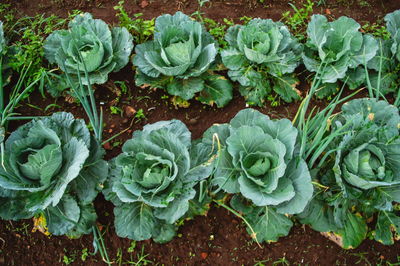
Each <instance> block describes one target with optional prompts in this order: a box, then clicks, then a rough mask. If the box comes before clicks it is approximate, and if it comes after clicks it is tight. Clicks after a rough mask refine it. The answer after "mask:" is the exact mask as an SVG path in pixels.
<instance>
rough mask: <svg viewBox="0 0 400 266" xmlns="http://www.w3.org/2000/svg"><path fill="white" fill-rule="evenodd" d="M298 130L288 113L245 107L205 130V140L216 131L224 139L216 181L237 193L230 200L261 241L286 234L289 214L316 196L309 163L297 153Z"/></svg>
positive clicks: (214, 135)
mask: <svg viewBox="0 0 400 266" xmlns="http://www.w3.org/2000/svg"><path fill="white" fill-rule="evenodd" d="M297 134H298V132H297V129H296V128H295V127H293V125H292V124H291V122H290V121H289V120H287V119H281V120H270V119H269V117H268V116H266V115H264V114H262V113H260V112H258V111H256V110H254V109H245V110H242V111H240V112H239V113H238V114H237V115H236V116H235V117H234V118H233V119H232V120H231V122H230V123H229V124H222V125H214V126H212V127H211V128H210V129H208V130H207V131H206V132H205V134H204V136H203V140H202V143H204V144H205V145H207V144H208V145H213V139H215V138H216V137H218V140H219V143H220V145H221V148H220V151H219V154H218V159H217V160H216V164H215V173H214V175H213V177H212V181H211V182H212V184H213V185H214V186H215V187H217V190H223V191H225V192H228V193H232V194H236V195H235V196H234V197H233V199H232V201H231V205H232V206H233V207H234V208H236V209H237V210H239V211H241V212H242V213H243V214H244V215H245V216H246V217H247V218H248V219H247V220H248V221H249V223H250V224H251V225H252V227H253V229H254V231H255V233H256V237H257V239H258V241H260V242H261V241H276V240H277V239H278V238H279V237H280V236H285V235H287V234H288V233H289V230H290V228H291V227H292V222H291V220H290V219H288V218H287V216H286V215H288V214H296V213H300V212H302V211H303V209H304V208H305V206H306V205H307V203H308V202H309V201H310V199H311V197H312V194H313V187H312V184H311V177H310V173H309V171H308V167H307V165H306V163H305V162H304V161H303V160H302V159H300V158H297V157H296V154H295V145H296V138H297Z"/></svg>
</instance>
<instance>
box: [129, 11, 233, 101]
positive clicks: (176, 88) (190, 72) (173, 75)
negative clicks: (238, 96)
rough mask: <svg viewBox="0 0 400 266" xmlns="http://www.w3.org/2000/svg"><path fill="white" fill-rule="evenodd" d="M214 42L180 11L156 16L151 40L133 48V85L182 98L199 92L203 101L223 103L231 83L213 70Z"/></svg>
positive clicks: (230, 88)
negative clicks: (164, 91)
mask: <svg viewBox="0 0 400 266" xmlns="http://www.w3.org/2000/svg"><path fill="white" fill-rule="evenodd" d="M217 49H218V47H217V42H216V41H215V40H214V38H213V37H212V36H211V35H210V33H208V32H207V31H206V29H205V28H204V27H203V26H202V25H201V24H200V23H199V22H197V21H194V20H192V19H191V18H190V17H188V16H186V15H185V14H183V13H181V12H177V13H176V14H175V15H169V14H165V15H162V16H159V17H158V18H157V19H156V23H155V33H154V40H152V41H148V42H145V43H143V44H139V45H137V46H136V48H135V52H136V55H135V57H134V58H133V64H134V65H135V66H136V67H137V72H136V77H135V79H136V85H138V86H141V87H150V88H162V89H165V90H166V91H167V92H168V93H169V94H171V95H174V96H178V97H180V98H182V99H183V100H190V99H192V98H194V97H195V96H196V95H198V97H197V98H198V100H200V101H202V102H203V103H206V104H211V105H212V104H214V103H215V104H216V105H217V106H218V107H222V106H224V105H226V104H227V103H228V102H229V101H230V100H231V99H232V86H231V84H230V82H229V81H227V80H226V78H224V77H223V76H221V75H217V74H215V73H214V71H212V70H213V69H214V68H215V67H214V66H213V65H214V64H215V61H216V56H217V53H218V52H217Z"/></svg>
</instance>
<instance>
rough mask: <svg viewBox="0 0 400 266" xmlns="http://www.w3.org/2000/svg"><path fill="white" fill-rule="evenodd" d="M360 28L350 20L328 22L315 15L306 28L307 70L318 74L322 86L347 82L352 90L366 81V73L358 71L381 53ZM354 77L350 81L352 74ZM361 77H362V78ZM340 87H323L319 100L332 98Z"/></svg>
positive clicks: (305, 53) (305, 55)
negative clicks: (341, 81) (359, 80)
mask: <svg viewBox="0 0 400 266" xmlns="http://www.w3.org/2000/svg"><path fill="white" fill-rule="evenodd" d="M359 29H360V25H359V24H358V23H357V22H356V21H354V20H353V19H351V18H348V17H340V18H339V19H337V20H335V21H333V22H328V20H327V18H326V17H325V16H323V15H313V16H312V17H311V21H310V23H309V24H308V28H307V36H308V38H307V43H306V45H305V48H304V52H303V62H304V65H305V66H306V68H307V69H308V70H309V71H311V72H316V73H317V75H319V78H320V80H321V83H322V84H323V85H325V84H333V83H336V82H337V81H338V80H343V81H346V82H347V83H348V84H349V85H350V87H357V86H358V85H359V83H358V82H354V83H353V82H352V80H358V79H361V80H363V79H364V78H365V76H363V75H364V72H363V71H357V68H359V67H362V65H366V64H367V63H368V62H369V61H370V60H371V59H372V58H373V57H374V56H375V54H376V52H377V50H378V43H377V41H376V40H375V39H374V38H373V37H372V36H370V35H363V34H362V33H361V32H359ZM351 74H352V75H353V77H352V78H349V79H347V77H348V76H349V75H351ZM360 75H361V76H360ZM332 86H333V87H336V88H337V87H338V86H337V85H336V86H335V85H331V86H330V85H328V86H323V87H321V88H320V89H319V90H318V91H317V93H316V95H317V97H319V98H323V97H327V96H331V95H332V94H334V92H336V91H335V90H332Z"/></svg>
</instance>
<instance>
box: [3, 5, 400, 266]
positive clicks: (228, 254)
mask: <svg viewBox="0 0 400 266" xmlns="http://www.w3.org/2000/svg"><path fill="white" fill-rule="evenodd" d="M6 2H10V3H12V6H13V7H15V8H17V9H18V10H19V11H21V12H22V13H21V14H26V15H35V14H39V13H46V14H57V15H60V16H66V14H67V12H68V11H70V10H73V9H81V10H84V11H89V12H91V13H93V14H94V16H95V17H96V18H102V19H104V20H105V21H107V22H110V23H113V22H116V18H115V12H114V10H113V8H112V7H113V6H115V5H116V4H117V3H118V1H115V0H114V1H106V0H93V1H86V0H71V1H67V0H37V1H27V0H21V1H18V2H15V1H6ZM126 2H128V1H126ZM135 2H137V3H135ZM142 2H143V1H141V0H138V1H133V0H132V1H129V3H127V4H126V5H125V6H126V9H127V10H128V11H129V12H130V13H131V14H133V13H138V12H142V13H144V16H145V17H146V18H152V17H155V16H158V15H160V14H162V13H173V12H175V11H177V10H182V11H184V12H185V13H188V14H190V13H192V12H194V11H195V10H196V9H197V1H190V0H181V1H172V0H170V1H167V0H158V1H156V0H154V1H150V0H149V1H148V4H149V5H148V6H147V7H145V8H141V7H140V4H141V3H142ZM146 2H147V1H146ZM256 2H257V1H252V0H247V1H243V0H225V1H222V0H221V1H218V0H217V1H212V5H211V6H208V5H207V7H206V8H204V12H205V14H206V16H208V17H211V18H213V19H218V20H221V19H222V18H223V17H227V18H234V19H238V18H239V17H242V16H244V15H246V16H251V17H263V18H273V19H280V18H281V15H282V13H283V12H284V11H287V10H290V9H291V8H290V6H289V5H288V3H287V1H278V0H268V1H266V2H268V4H266V7H262V6H260V5H258V6H256V7H255V8H250V5H251V4H254V3H256ZM291 2H292V3H294V4H296V5H297V6H298V5H299V3H301V2H302V1H299V0H296V1H291ZM326 2H327V5H325V6H322V7H316V8H315V9H314V10H315V12H316V13H318V12H320V13H327V11H326V9H329V12H330V13H331V15H332V16H333V17H338V16H341V15H347V16H350V17H352V18H354V19H356V20H357V21H359V22H363V21H372V22H374V21H377V20H378V19H381V18H382V17H383V16H384V15H385V14H386V13H389V12H392V11H394V10H396V9H399V8H400V1H398V0H386V1H384V0H382V1H379V0H376V1H356V0H354V1H333V0H327V1H326ZM362 3H363V4H362ZM366 4H368V5H369V6H367V7H366V6H365V5H366ZM131 67H132V66H131V65H129V66H127V67H126V68H125V69H123V70H122V71H120V72H119V73H116V74H113V75H111V79H110V80H111V81H125V82H126V84H127V85H128V88H130V92H129V94H130V96H131V97H129V95H126V96H123V97H122V98H121V100H120V101H119V102H118V103H116V106H118V107H119V108H121V109H122V110H124V109H125V107H126V106H130V107H132V108H134V109H135V110H139V109H143V111H144V114H145V116H146V119H143V120H141V121H138V120H137V119H133V118H128V117H126V115H125V114H123V115H115V114H111V113H110V108H109V106H110V105H112V102H113V100H115V98H116V93H115V89H114V88H113V86H112V85H111V84H113V82H110V83H109V84H110V86H99V87H98V88H97V90H96V95H97V100H98V102H103V103H104V104H103V105H102V106H103V110H104V112H105V113H104V121H105V129H104V135H105V136H104V139H107V138H109V137H111V136H113V135H114V134H116V133H118V132H121V131H123V130H125V133H124V134H122V135H121V136H119V137H118V138H116V139H114V140H113V141H112V142H111V143H110V145H107V146H106V147H105V148H106V149H107V159H110V158H112V157H114V156H116V155H117V154H118V153H119V152H120V147H121V144H122V143H123V142H124V141H125V140H126V139H128V138H129V137H130V136H131V134H132V131H134V130H138V129H141V128H142V127H143V125H144V124H146V123H154V122H156V121H160V120H169V119H173V118H175V119H180V120H182V121H183V122H184V123H186V125H187V126H188V128H189V129H190V131H191V132H192V136H193V138H199V137H201V135H202V134H203V132H204V131H205V130H206V129H207V128H208V127H209V126H211V125H212V124H214V123H225V122H228V121H229V120H230V119H231V118H232V117H233V116H234V115H235V114H236V113H237V112H238V111H239V110H241V109H243V108H245V107H246V105H245V102H244V100H243V99H242V98H241V97H240V95H238V94H237V93H235V96H234V99H233V100H232V101H231V103H230V104H229V105H228V106H226V107H224V108H223V109H217V108H213V107H208V106H204V105H201V104H199V103H197V102H195V101H193V102H191V106H190V108H188V109H182V108H180V109H176V108H175V107H174V106H173V105H172V104H171V102H170V101H169V99H163V98H165V97H163V96H165V95H166V94H165V93H164V92H163V91H160V90H158V91H148V90H146V89H140V88H137V87H135V86H134V80H133V72H132V70H131ZM302 87H303V88H304V89H306V88H307V85H306V83H305V82H303V85H302ZM110 88H111V89H110ZM361 95H362V94H361ZM358 97H360V96H358ZM29 102H30V103H32V104H34V105H35V106H37V107H39V108H41V110H38V109H37V108H31V107H28V106H24V107H23V108H20V110H19V111H20V112H21V113H22V114H24V115H49V114H51V113H53V112H56V111H61V110H66V111H69V112H72V113H73V114H74V115H75V116H76V117H80V118H83V116H84V115H83V114H84V113H83V110H82V108H81V107H79V106H78V105H77V104H74V103H72V104H71V103H67V102H65V101H64V99H61V98H60V99H58V100H54V99H51V98H50V97H48V98H45V99H43V98H41V96H40V95H39V94H38V93H34V94H33V95H31V97H30V99H28V103H29ZM52 103H56V104H57V105H59V106H60V107H54V108H50V109H49V110H46V111H45V108H46V106H48V105H49V104H52ZM312 104H313V105H316V106H324V105H325V104H326V102H325V101H313V103H312ZM298 106H299V103H293V104H284V103H282V104H281V105H280V106H278V107H272V106H270V105H268V104H267V106H266V107H264V108H261V109H260V110H261V111H262V112H263V113H265V114H268V115H270V116H271V117H272V118H281V117H287V118H293V116H294V115H295V113H296V111H297V108H298ZM17 126H18V124H17V123H14V124H11V128H10V129H11V130H12V129H14V128H16V127H17ZM95 206H96V209H97V212H98V214H99V224H100V225H102V227H103V228H104V231H105V235H104V239H105V242H106V246H107V249H108V254H109V256H110V258H111V260H113V261H115V262H116V263H120V262H121V263H122V264H129V262H130V263H131V264H132V263H133V262H137V261H138V256H139V255H140V254H141V253H142V248H143V254H148V256H147V257H146V258H145V259H146V260H149V261H152V262H153V263H155V264H165V265H254V264H256V263H258V262H262V263H263V264H264V265H272V264H273V263H274V262H278V261H279V260H280V261H281V264H282V265H285V262H288V263H290V264H308V265H355V264H360V265H370V264H376V263H379V262H382V261H390V262H398V261H399V256H400V251H399V250H400V243H399V242H397V243H396V244H395V245H393V246H384V245H381V244H379V243H377V242H374V241H370V240H366V241H365V242H364V243H363V244H362V245H361V246H360V247H359V248H357V249H356V250H351V251H345V250H342V249H340V248H339V247H338V246H336V244H334V243H333V242H331V241H329V240H327V239H326V238H324V237H323V236H321V235H320V234H319V233H318V232H315V231H313V230H311V229H310V228H308V227H301V226H300V225H296V226H295V227H294V228H293V229H292V231H291V234H290V235H289V236H288V237H284V238H281V239H280V240H279V242H277V243H271V244H264V245H262V248H259V247H258V246H257V245H256V244H255V243H254V242H253V241H252V240H251V238H250V237H249V235H248V234H247V232H246V230H245V227H244V226H243V224H242V222H241V221H240V220H239V219H238V218H237V217H235V216H234V215H232V214H230V213H229V212H227V211H226V210H225V209H222V208H217V207H216V206H213V207H212V208H211V209H210V211H209V213H208V215H207V216H205V217H197V218H196V219H194V220H191V221H187V222H185V224H184V225H183V226H182V227H181V228H180V229H179V232H178V233H179V235H178V237H176V238H175V239H174V240H173V241H171V242H170V243H168V244H164V245H160V244H156V243H154V242H152V241H150V240H148V241H141V242H138V243H136V248H135V249H134V251H133V252H132V253H129V252H128V248H129V247H130V246H131V242H132V241H130V240H128V239H122V238H119V237H118V236H117V235H116V234H115V230H114V226H113V219H114V217H113V212H112V209H113V206H112V204H111V203H109V202H106V201H105V200H104V198H103V197H102V196H101V195H100V196H99V197H98V198H97V200H96V202H95ZM31 230H32V222H31V221H28V220H27V221H21V222H10V221H0V265H1V264H4V265H60V264H63V263H64V264H65V257H66V258H70V259H73V260H74V262H73V264H75V265H101V264H102V263H101V258H100V256H99V255H98V254H97V255H93V256H92V255H89V256H88V257H87V258H86V260H85V261H83V260H82V258H81V255H82V252H83V250H84V249H85V248H87V249H88V252H89V253H90V252H92V251H93V247H92V240H93V238H92V236H85V237H82V238H81V239H77V240H70V239H67V238H65V237H47V236H44V235H43V234H41V233H38V232H36V233H32V232H31ZM118 254H121V255H118ZM64 256H65V257H64ZM119 259H120V260H119ZM148 264H150V263H148ZM263 264H258V265H263ZM137 265H146V263H145V261H143V260H142V261H141V263H140V264H137ZM274 265H276V264H274Z"/></svg>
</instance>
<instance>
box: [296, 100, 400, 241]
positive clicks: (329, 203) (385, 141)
mask: <svg viewBox="0 0 400 266" xmlns="http://www.w3.org/2000/svg"><path fill="white" fill-rule="evenodd" d="M324 111H325V110H324ZM331 111H333V109H331V110H330V111H329V112H331ZM316 117H318V116H316ZM313 119H314V118H312V120H313ZM323 122H325V124H324V123H320V127H319V128H318V127H315V129H314V130H310V131H309V133H310V134H309V135H308V137H309V140H308V141H309V144H308V145H307V147H308V149H311V148H313V147H314V146H315V145H316V146H317V147H318V149H314V153H317V154H320V157H319V160H316V161H315V160H311V161H309V167H310V168H312V169H313V170H312V172H313V173H314V175H313V177H314V181H315V184H317V188H318V189H317V193H316V194H315V196H314V198H313V200H312V201H311V203H310V204H309V205H308V206H307V208H306V209H305V211H304V212H303V213H302V214H300V215H299V218H300V221H301V222H302V223H305V224H310V225H311V226H312V228H314V229H315V230H317V231H321V232H332V233H333V234H335V235H336V236H337V237H338V239H339V242H340V243H339V244H340V245H341V246H342V247H343V248H346V249H347V248H356V247H357V246H358V245H360V243H361V242H362V241H363V240H364V239H365V238H366V237H367V235H368V232H369V231H370V232H371V233H372V234H371V235H372V236H373V237H374V238H375V240H377V241H379V242H381V243H383V244H393V243H394V240H395V239H396V238H397V235H398V234H399V233H400V217H399V216H398V215H399V213H398V203H400V198H399V195H400V134H399V126H400V115H399V111H398V109H397V108H396V107H394V106H392V105H389V104H388V103H386V102H384V101H377V100H375V99H368V98H363V99H356V100H352V101H350V102H348V103H345V104H344V105H343V107H342V112H341V113H339V114H337V115H335V116H330V115H329V114H328V115H326V116H325V119H324V121H323ZM313 132H314V133H313ZM318 136H321V138H319V137H318ZM315 139H319V141H318V143H316V142H314V140H315ZM305 157H307V156H305Z"/></svg>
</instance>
